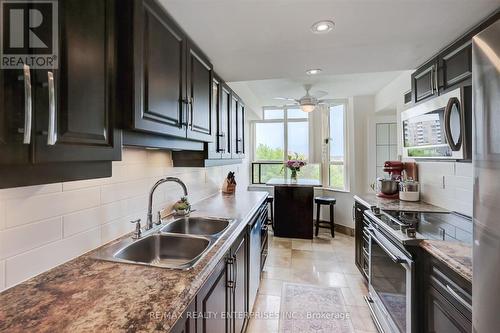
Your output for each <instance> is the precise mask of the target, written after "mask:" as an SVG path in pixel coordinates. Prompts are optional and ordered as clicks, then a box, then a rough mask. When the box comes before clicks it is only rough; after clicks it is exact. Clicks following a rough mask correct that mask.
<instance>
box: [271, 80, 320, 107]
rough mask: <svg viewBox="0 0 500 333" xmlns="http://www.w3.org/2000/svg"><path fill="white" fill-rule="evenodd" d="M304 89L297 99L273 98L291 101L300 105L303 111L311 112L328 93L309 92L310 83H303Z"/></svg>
mask: <svg viewBox="0 0 500 333" xmlns="http://www.w3.org/2000/svg"><path fill="white" fill-rule="evenodd" d="M304 89H305V90H306V94H305V95H304V96H302V97H301V98H299V99H296V98H287V97H275V98H274V99H277V100H282V101H291V102H294V103H296V104H297V105H299V106H300V109H301V110H302V111H304V112H307V113H309V112H312V111H314V109H316V106H318V104H320V103H323V102H324V101H325V100H322V99H320V98H321V97H324V96H326V95H328V93H327V92H326V91H314V92H310V90H311V85H309V84H306V85H304Z"/></svg>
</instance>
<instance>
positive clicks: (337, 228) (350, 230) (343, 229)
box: [314, 220, 354, 237]
mask: <svg viewBox="0 0 500 333" xmlns="http://www.w3.org/2000/svg"><path fill="white" fill-rule="evenodd" d="M320 222H321V223H330V222H328V221H324V220H320ZM314 227H316V220H314ZM335 232H340V233H341V234H344V235H347V236H351V237H354V228H351V227H347V226H345V225H342V224H335Z"/></svg>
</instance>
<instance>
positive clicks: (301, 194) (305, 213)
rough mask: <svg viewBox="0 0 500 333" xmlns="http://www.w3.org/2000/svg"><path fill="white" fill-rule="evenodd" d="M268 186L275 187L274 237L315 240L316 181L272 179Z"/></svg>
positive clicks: (318, 183) (318, 182)
mask: <svg viewBox="0 0 500 333" xmlns="http://www.w3.org/2000/svg"><path fill="white" fill-rule="evenodd" d="M266 185H269V186H273V187H274V209H275V213H274V224H273V228H274V235H275V236H277V237H288V238H302V239H312V238H313V207H314V206H313V204H314V203H313V199H314V188H315V187H320V186H321V183H320V181H319V180H315V179H298V180H296V181H292V180H291V179H284V178H272V179H270V180H269V181H268V182H267V183H266Z"/></svg>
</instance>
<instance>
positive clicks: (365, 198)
mask: <svg viewBox="0 0 500 333" xmlns="http://www.w3.org/2000/svg"><path fill="white" fill-rule="evenodd" d="M354 199H355V200H356V201H359V202H361V203H362V204H363V205H365V206H366V207H371V206H378V207H379V208H380V209H382V210H401V211H408V212H426V213H449V210H447V209H444V208H441V207H438V206H434V205H432V204H429V203H426V202H423V201H416V202H411V201H403V200H399V199H386V198H381V197H377V196H376V195H375V194H374V193H367V194H360V195H355V196H354Z"/></svg>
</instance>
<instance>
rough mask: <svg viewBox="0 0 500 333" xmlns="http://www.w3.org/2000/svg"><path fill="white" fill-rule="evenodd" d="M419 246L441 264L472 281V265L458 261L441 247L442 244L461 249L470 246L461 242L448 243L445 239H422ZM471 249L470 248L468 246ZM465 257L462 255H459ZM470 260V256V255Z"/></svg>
mask: <svg viewBox="0 0 500 333" xmlns="http://www.w3.org/2000/svg"><path fill="white" fill-rule="evenodd" d="M419 245H420V247H421V248H422V249H424V250H425V251H426V252H427V253H429V254H430V255H431V256H433V257H434V258H436V259H437V260H439V261H440V262H441V263H442V264H444V265H445V266H447V267H448V268H450V269H451V270H452V271H454V272H455V273H457V274H458V275H460V276H461V277H462V278H464V279H465V280H467V281H468V282H470V283H472V266H468V265H466V264H464V263H462V262H460V261H459V260H458V259H456V257H454V256H453V255H450V254H449V253H446V251H445V250H444V249H443V247H444V246H446V247H448V248H457V247H461V248H463V249H466V248H467V249H468V248H470V246H467V245H466V244H462V243H456V244H454V243H450V242H445V241H432V240H423V241H422V242H420V244H419ZM470 251H472V248H470ZM459 257H462V258H465V257H464V256H459ZM467 258H468V256H467ZM470 260H472V256H470Z"/></svg>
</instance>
